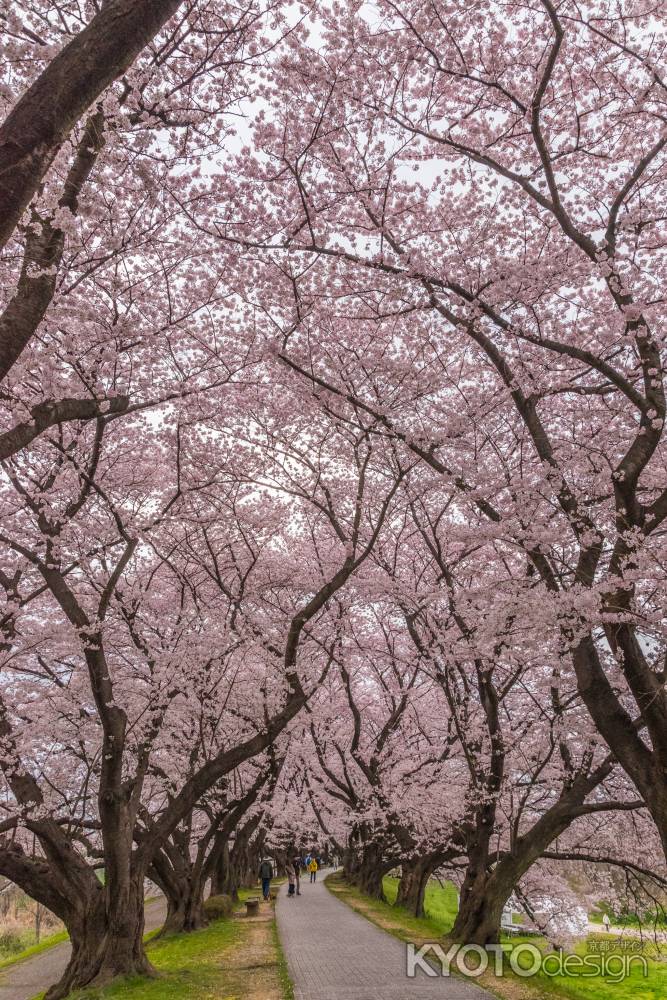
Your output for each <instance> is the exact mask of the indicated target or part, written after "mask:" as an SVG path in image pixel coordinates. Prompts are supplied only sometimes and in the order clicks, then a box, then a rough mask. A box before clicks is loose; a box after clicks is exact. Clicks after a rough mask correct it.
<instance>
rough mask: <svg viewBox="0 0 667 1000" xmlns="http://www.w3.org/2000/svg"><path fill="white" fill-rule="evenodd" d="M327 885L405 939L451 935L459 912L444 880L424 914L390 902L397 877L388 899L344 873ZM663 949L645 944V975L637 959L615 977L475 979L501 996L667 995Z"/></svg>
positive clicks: (609, 999) (583, 947) (574, 999)
mask: <svg viewBox="0 0 667 1000" xmlns="http://www.w3.org/2000/svg"><path fill="white" fill-rule="evenodd" d="M326 885H327V888H329V889H331V891H332V892H334V893H335V894H336V895H337V896H338V897H339V898H340V899H342V900H343V901H344V902H345V903H347V904H348V905H349V906H352V907H353V908H354V909H355V910H358V911H359V912H360V913H362V914H363V915H364V916H365V917H367V918H368V919H369V920H372V921H373V923H375V924H377V925H378V926H379V927H382V928H383V929H384V930H386V931H389V932H390V933H391V934H394V935H395V936H396V937H399V938H401V939H402V940H403V941H413V942H414V943H415V944H417V945H419V944H421V943H423V942H425V941H435V940H438V939H443V938H446V937H447V934H448V933H449V931H450V930H451V928H452V924H453V923H454V918H455V916H456V905H457V897H456V890H455V888H454V886H453V885H451V884H445V885H443V886H440V885H439V884H438V883H437V882H430V883H429V886H428V888H427V890H426V898H425V907H426V913H427V916H426V917H425V918H424V919H418V918H417V917H413V916H412V915H411V914H409V913H408V912H406V910H404V909H402V908H400V907H396V906H393V905H391V904H392V903H393V902H394V901H395V900H396V894H397V889H398V884H397V880H396V879H390V878H387V879H385V880H384V891H385V896H386V897H387V900H388V901H389V902H388V903H381V902H378V901H377V900H373V899H370V898H369V897H368V896H364V895H363V894H362V893H360V892H359V891H358V890H357V889H354V888H352V887H351V886H349V885H347V884H346V883H345V882H344V880H343V879H342V877H341V876H340V875H330V876H329V878H327V879H326ZM609 940H610V936H608V935H604V934H596V935H592V936H591V938H589V940H588V941H587V942H586V941H582V942H581V943H580V944H579V945H578V946H577V948H576V949H575V951H576V953H577V954H579V955H582V956H583V955H586V954H587V952H588V950H589V947H591V946H594V945H592V942H594V941H598V942H599V941H609ZM510 941H511V942H512V943H513V944H515V945H516V944H521V943H523V942H527V941H529V942H530V943H531V944H537V945H538V947H540V948H541V949H543V950H545V951H546V950H547V948H548V946H547V943H546V942H545V941H544V940H543V939H540V938H536V937H531V938H527V937H520V936H516V937H513V938H511V939H510V938H507V939H505V941H504V944H505V945H506V946H507V945H508V944H509V942H510ZM445 950H446V949H445ZM663 952H665V953H664V954H663V956H662V960H660V957H659V956H658V955H657V954H656V951H655V949H654V948H651V947H650V946H649V945H646V946H645V948H644V951H643V952H642V954H644V955H645V956H646V958H647V959H648V973H649V974H648V977H647V978H644V976H643V974H642V970H641V969H640V968H639V966H638V964H637V963H633V967H632V970H631V974H630V976H629V977H628V978H626V979H624V980H623V981H621V982H613V981H611V980H610V979H609V978H607V979H604V978H602V977H601V976H595V977H591V978H586V979H584V978H571V977H564V976H557V977H554V978H551V977H549V976H546V975H544V974H540V975H538V976H535V977H531V978H530V979H523V978H520V977H518V976H516V975H515V974H514V973H513V972H512V971H511V970H508V971H507V972H506V973H505V975H504V976H503V977H502V978H496V977H494V976H493V975H492V974H490V973H488V972H487V973H485V974H484V975H483V976H481V977H479V978H478V979H476V980H471V981H474V982H476V983H477V984H478V985H480V986H483V987H485V988H486V989H487V990H489V991H490V992H491V993H494V994H496V995H497V996H498V997H501V998H502V1000H548V998H556V997H563V998H568V1000H664V998H665V997H667V949H665V948H664V946H663ZM471 964H472V960H471Z"/></svg>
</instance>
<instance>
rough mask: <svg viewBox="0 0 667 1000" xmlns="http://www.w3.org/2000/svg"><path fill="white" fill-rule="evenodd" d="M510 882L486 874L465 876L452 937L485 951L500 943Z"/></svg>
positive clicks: (511, 885) (509, 894)
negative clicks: (479, 946) (489, 946)
mask: <svg viewBox="0 0 667 1000" xmlns="http://www.w3.org/2000/svg"><path fill="white" fill-rule="evenodd" d="M512 889H513V883H512V882H509V881H508V880H507V879H498V878H495V877H494V876H493V875H490V874H487V873H485V872H477V871H475V872H472V873H470V872H469V873H468V874H466V878H465V880H464V883H463V886H462V889H461V900H460V903H459V911H458V913H457V915H456V920H455V921H454V926H453V928H452V931H451V937H452V939H453V940H454V941H457V942H459V943H461V944H477V945H481V946H482V947H483V948H485V947H486V946H487V945H490V944H497V943H498V941H499V940H500V921H501V918H502V912H503V907H504V906H505V904H506V902H507V900H508V899H509V898H510V896H511V895H512Z"/></svg>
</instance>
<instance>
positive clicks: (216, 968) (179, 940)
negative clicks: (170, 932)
mask: <svg viewBox="0 0 667 1000" xmlns="http://www.w3.org/2000/svg"><path fill="white" fill-rule="evenodd" d="M242 933H243V925H242V924H241V923H240V922H239V921H233V920H218V921H216V922H215V923H214V924H211V925H210V926H209V927H206V928H205V929H204V930H201V931H195V932H194V933H192V934H177V935H174V936H172V937H166V938H160V939H158V940H157V941H152V942H149V944H148V946H147V949H146V950H147V953H148V957H149V958H150V960H151V962H152V963H153V965H154V966H155V968H156V969H157V970H158V972H159V973H160V975H159V978H157V979H144V978H142V977H138V976H133V977H129V978H127V979H123V980H119V981H118V982H115V983H112V984H110V985H109V986H106V987H103V988H97V989H87V990H81V991H79V992H77V993H73V994H72V1000H74V998H77V1000H84V998H85V1000H185V998H186V997H187V998H188V1000H213V997H218V996H220V997H225V996H228V995H230V994H229V991H227V993H225V992H222V988H226V987H227V986H229V985H231V984H230V983H229V982H227V983H225V982H224V980H225V979H226V978H227V976H226V974H225V971H224V969H223V968H221V966H222V965H223V964H224V959H225V955H226V954H227V953H228V952H229V951H230V950H231V949H233V948H234V947H235V946H236V945H237V944H238V942H239V939H240V937H241V935H242ZM232 995H233V994H232ZM40 1000H41V997H40Z"/></svg>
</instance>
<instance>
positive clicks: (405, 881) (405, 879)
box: [396, 857, 437, 917]
mask: <svg viewBox="0 0 667 1000" xmlns="http://www.w3.org/2000/svg"><path fill="white" fill-rule="evenodd" d="M436 867H437V860H434V859H432V858H431V857H426V858H415V859H413V860H411V861H405V862H403V865H402V866H401V881H400V882H399V883H398V894H397V896H396V905H397V906H403V907H405V909H406V910H408V911H409V912H410V913H411V914H412V915H413V917H423V916H425V913H424V895H425V893H426V886H427V885H428V880H429V878H430V877H431V875H432V874H433V871H434V869H435V868H436Z"/></svg>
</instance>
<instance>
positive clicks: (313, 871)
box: [308, 858, 317, 882]
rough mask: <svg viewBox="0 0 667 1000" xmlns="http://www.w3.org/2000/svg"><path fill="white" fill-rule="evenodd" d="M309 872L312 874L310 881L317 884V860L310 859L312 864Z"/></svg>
mask: <svg viewBox="0 0 667 1000" xmlns="http://www.w3.org/2000/svg"><path fill="white" fill-rule="evenodd" d="M308 871H309V872H310V881H311V882H315V881H316V879H317V861H316V860H315V858H311V859H310V864H309V865H308Z"/></svg>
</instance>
